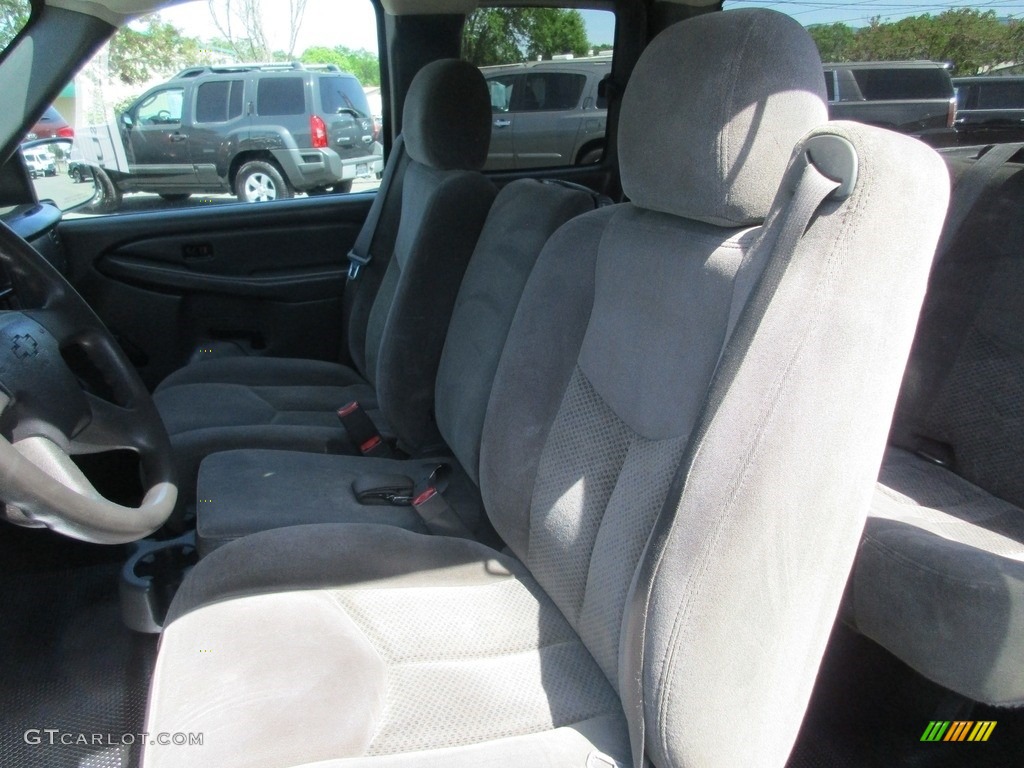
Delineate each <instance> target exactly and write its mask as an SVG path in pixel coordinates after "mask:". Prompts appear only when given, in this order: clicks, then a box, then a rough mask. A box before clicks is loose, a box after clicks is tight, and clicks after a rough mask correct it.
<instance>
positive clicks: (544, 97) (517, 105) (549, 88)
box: [513, 72, 587, 112]
mask: <svg viewBox="0 0 1024 768" xmlns="http://www.w3.org/2000/svg"><path fill="white" fill-rule="evenodd" d="M586 82H587V76H586V75H574V74H568V73H564V72H531V73H529V74H527V75H526V78H525V79H524V82H523V89H522V91H521V94H520V98H518V99H516V100H515V101H514V102H513V111H514V112H533V111H550V110H556V109H575V108H576V106H577V105H578V104H579V101H580V94H581V93H582V92H583V85H584V84H585V83H586Z"/></svg>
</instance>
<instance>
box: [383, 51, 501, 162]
mask: <svg viewBox="0 0 1024 768" xmlns="http://www.w3.org/2000/svg"><path fill="white" fill-rule="evenodd" d="M402 134H403V135H404V136H405V151H406V152H408V153H409V157H410V158H411V159H412V160H415V161H416V162H417V163H423V164H424V165H427V166H430V167H431V168H437V169H438V170H442V171H451V170H467V171H475V170H479V169H480V168H482V167H483V164H484V163H485V162H486V161H487V150H488V148H489V147H490V143H491V100H490V97H489V95H488V93H487V84H486V83H485V82H484V76H483V75H482V74H480V70H479V69H477V68H476V67H474V66H473V65H472V64H470V63H468V62H465V61H460V60H458V59H439V60H437V61H432V62H430V63H429V64H427V65H426V66H425V67H423V69H421V70H420V71H419V72H417V73H416V77H414V78H413V79H412V83H411V84H410V85H409V94H408V95H407V96H406V99H405V108H404V110H403V112H402Z"/></svg>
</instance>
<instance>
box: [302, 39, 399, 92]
mask: <svg viewBox="0 0 1024 768" xmlns="http://www.w3.org/2000/svg"><path fill="white" fill-rule="evenodd" d="M299 60H300V61H302V62H304V63H306V64H336V65H337V66H338V68H339V69H343V70H345V71H346V72H351V73H352V74H353V75H355V76H356V77H357V78H358V79H359V82H360V83H362V84H363V85H380V62H379V61H378V59H377V54H375V53H372V52H371V51H367V50H365V49H360V50H353V49H351V48H346V47H345V46H343V45H339V46H337V47H335V48H326V47H324V46H314V47H312V48H307V49H306V50H305V51H303V52H302V56H301V57H299Z"/></svg>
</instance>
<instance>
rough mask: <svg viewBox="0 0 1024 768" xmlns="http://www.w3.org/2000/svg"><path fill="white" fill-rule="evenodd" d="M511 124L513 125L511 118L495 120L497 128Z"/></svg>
mask: <svg viewBox="0 0 1024 768" xmlns="http://www.w3.org/2000/svg"><path fill="white" fill-rule="evenodd" d="M510 125H512V121H511V120H501V119H498V120H495V121H494V127H495V128H508V127H509V126H510Z"/></svg>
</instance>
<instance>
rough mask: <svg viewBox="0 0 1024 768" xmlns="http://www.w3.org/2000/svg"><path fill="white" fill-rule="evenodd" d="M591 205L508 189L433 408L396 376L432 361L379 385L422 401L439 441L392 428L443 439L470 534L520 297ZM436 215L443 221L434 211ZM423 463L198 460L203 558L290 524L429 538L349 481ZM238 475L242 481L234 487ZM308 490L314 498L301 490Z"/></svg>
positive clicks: (409, 362)
mask: <svg viewBox="0 0 1024 768" xmlns="http://www.w3.org/2000/svg"><path fill="white" fill-rule="evenodd" d="M593 207H594V200H593V197H592V195H591V194H590V193H588V192H587V191H584V190H580V189H573V188H567V187H565V186H562V185H558V184H546V183H541V182H538V181H534V180H529V179H522V180H519V181H515V182H513V183H511V184H509V185H507V186H506V187H504V188H503V189H502V191H501V193H500V194H499V195H498V197H497V199H496V200H495V202H494V205H493V207H492V208H491V211H490V213H489V214H488V217H487V222H486V224H485V225H484V229H483V232H482V233H481V236H480V239H479V242H478V243H477V246H476V250H475V252H474V254H473V258H472V260H471V261H470V265H469V267H468V269H467V270H466V275H465V278H464V279H463V282H462V286H461V288H460V290H459V294H458V299H457V300H456V302H455V309H454V312H453V313H452V320H451V325H450V331H449V333H448V334H447V339H446V340H445V345H444V352H443V354H442V355H441V366H440V370H439V371H438V373H437V386H436V392H437V402H436V404H435V403H434V402H433V399H434V388H432V387H431V388H429V389H428V388H427V387H426V386H425V383H424V382H422V381H420V380H419V379H418V377H417V376H413V375H408V374H403V370H407V371H409V372H411V371H421V370H426V371H428V372H429V370H430V368H429V360H428V361H427V362H421V363H418V364H417V363H416V362H415V361H416V360H418V359H419V358H418V357H415V356H414V357H411V358H397V359H395V360H394V362H393V363H392V364H393V365H394V367H395V371H396V372H395V376H394V379H395V381H394V382H393V383H392V385H391V386H389V387H382V390H381V397H382V399H384V398H387V397H388V396H391V395H393V396H395V397H397V398H401V397H407V398H413V399H415V398H419V399H423V400H428V399H429V405H425V406H424V407H425V408H428V409H429V411H430V412H433V411H434V409H435V407H436V412H437V414H438V428H439V429H440V435H436V433H434V432H433V430H434V429H435V428H434V425H433V424H432V423H429V422H425V421H420V422H417V423H416V424H412V423H410V422H409V421H404V422H400V423H399V424H398V425H396V431H397V432H398V433H399V434H403V435H410V434H415V431H416V429H419V430H420V432H423V433H426V434H427V435H435V436H434V437H433V439H434V440H435V441H438V442H439V441H440V438H441V436H443V437H444V439H445V440H446V441H447V442H448V445H450V446H451V449H452V452H453V456H454V458H449V459H446V461H447V462H448V463H450V464H451V465H453V466H454V467H455V468H456V475H457V477H458V478H459V479H460V480H463V479H464V482H455V481H454V480H453V483H452V484H451V485H450V486H449V489H448V490H446V491H445V498H446V499H447V500H448V501H449V503H450V504H451V505H452V507H453V508H454V510H455V512H456V514H457V515H459V517H460V519H461V520H462V521H463V523H464V524H465V525H466V527H467V528H468V529H469V530H471V531H473V530H476V529H477V525H478V523H479V518H480V514H481V504H480V500H479V494H478V492H477V490H476V483H477V473H478V469H479V456H480V438H481V433H482V430H483V422H484V414H485V411H486V408H487V400H488V398H489V396H490V392H491V384H492V382H493V380H494V372H495V369H496V368H497V365H498V359H499V357H500V355H501V350H502V349H503V348H504V344H505V337H506V336H507V334H508V329H509V326H510V325H511V323H512V317H513V315H514V314H515V311H516V307H517V306H518V305H519V297H520V296H521V295H522V292H523V287H524V285H525V283H526V280H527V277H528V276H529V274H530V270H531V269H532V268H533V265H534V263H535V262H536V260H537V257H538V255H539V254H540V252H541V249H542V248H543V247H544V244H545V242H547V240H548V238H549V237H550V236H551V235H552V233H554V232H555V230H557V229H558V227H559V226H560V225H561V224H563V223H564V222H566V221H568V220H569V219H571V218H573V217H574V216H577V215H578V214H581V213H583V212H585V211H587V210H592V209H593ZM455 213H459V212H457V211H456V212H455ZM438 215H439V216H444V215H445V214H444V212H443V211H439V212H438ZM418 263H421V264H422V265H423V268H422V269H420V268H419V267H415V268H416V269H420V271H419V272H418V274H421V275H422V277H421V278H419V279H412V280H409V281H407V282H406V284H407V285H410V286H412V287H414V288H415V287H419V286H424V287H429V286H430V284H431V281H432V280H435V279H443V276H444V275H445V274H446V272H445V268H444V266H443V265H441V266H438V267H437V268H436V272H435V273H431V270H430V264H431V263H432V261H431V259H430V257H429V256H426V257H425V258H423V259H421V260H420V261H419V262H418ZM392 269H393V271H394V274H397V272H398V270H399V269H400V267H399V266H397V265H393V266H392ZM435 295H436V291H431V290H426V291H424V293H423V295H422V296H418V295H415V291H413V294H412V295H409V296H403V295H402V294H398V296H397V299H396V300H399V301H403V302H406V306H404V307H402V308H400V309H399V308H396V309H395V310H394V312H395V313H396V314H397V315H399V316H401V315H403V314H409V315H414V314H415V313H417V312H422V311H425V308H424V307H423V305H422V303H421V302H422V301H428V302H429V301H430V300H432V297H434V296H435ZM428 344H435V345H436V344H437V341H436V340H435V339H429V340H426V339H425V340H424V342H423V345H424V348H423V349H421V350H419V351H418V353H417V354H418V355H420V356H427V357H428V358H431V359H433V358H436V356H437V355H436V354H434V353H431V352H429V351H428V350H427V345H428ZM417 410H419V409H417ZM388 411H389V415H391V417H392V418H395V414H396V413H399V414H400V413H405V412H408V411H409V409H408V408H404V409H403V408H400V407H396V408H389V409H388ZM434 463H436V462H434ZM427 464H429V462H426V463H425V462H420V461H410V462H406V463H404V464H403V463H402V462H394V461H393V462H389V463H387V468H386V469H382V468H381V467H382V466H383V465H382V464H381V463H380V462H379V461H375V460H366V459H364V458H363V457H357V456H307V455H296V454H292V453H289V452H285V451H249V452H246V451H240V452H231V453H225V454H213V455H212V456H210V457H209V458H208V459H207V460H206V461H204V462H203V464H202V466H201V470H200V477H199V486H198V488H199V490H198V496H199V498H200V499H208V500H209V501H206V502H201V503H200V504H199V507H198V537H199V542H200V547H199V548H200V552H201V553H202V554H206V553H207V552H209V551H212V550H213V549H214V548H216V547H218V546H220V545H221V544H223V543H224V542H226V541H229V540H231V539H234V538H238V537H239V536H243V535H246V534H249V533H254V532H256V531H261V530H266V529H268V528H273V527H279V526H285V525H293V524H296V523H297V522H344V521H348V522H368V521H376V522H379V523H387V524H393V525H398V526H400V527H404V528H410V529H411V530H419V531H423V532H428V531H429V529H428V528H427V527H426V526H425V525H424V523H423V521H422V520H420V518H419V517H418V515H416V513H415V512H413V511H412V510H411V509H410V508H402V509H399V510H388V509H387V508H385V507H372V508H367V507H365V506H363V505H360V504H358V503H357V502H356V500H355V497H354V496H353V493H352V483H353V481H354V480H355V478H357V477H359V476H360V475H364V474H367V473H371V474H379V473H382V472H383V473H398V474H406V475H407V476H409V477H410V478H411V479H412V480H413V481H416V482H418V481H420V480H423V479H425V478H426V475H427V474H428V473H429V468H425V467H426V465H427ZM243 476H244V477H246V478H248V480H247V481H246V482H239V478H240V477H243ZM261 478H263V479H261ZM305 488H316V489H318V490H317V491H316V492H315V493H302V489H305Z"/></svg>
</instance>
